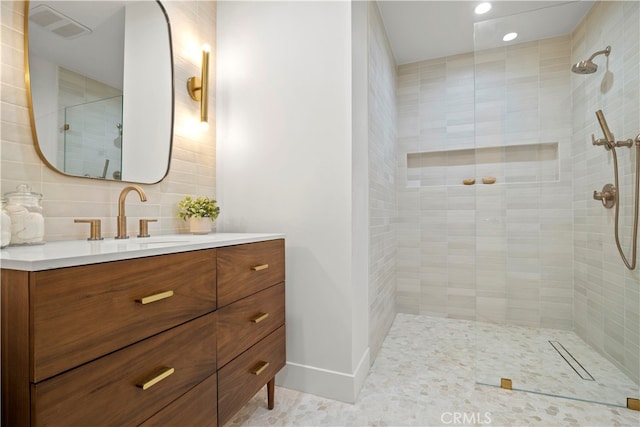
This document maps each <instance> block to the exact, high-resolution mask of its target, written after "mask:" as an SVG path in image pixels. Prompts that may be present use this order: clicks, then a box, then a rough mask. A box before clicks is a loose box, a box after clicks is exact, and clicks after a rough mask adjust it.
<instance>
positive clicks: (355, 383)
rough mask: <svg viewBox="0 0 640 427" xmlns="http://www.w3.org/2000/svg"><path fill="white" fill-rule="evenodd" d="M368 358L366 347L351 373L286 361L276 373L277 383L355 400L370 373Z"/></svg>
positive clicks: (342, 398)
mask: <svg viewBox="0 0 640 427" xmlns="http://www.w3.org/2000/svg"><path fill="white" fill-rule="evenodd" d="M369 357H370V354H369V349H368V348H367V349H366V350H365V351H364V353H363V354H362V357H360V361H359V362H358V366H357V367H356V369H355V372H354V373H352V374H347V373H344V372H338V371H332V370H329V369H322V368H318V367H315V366H309V365H303V364H300V363H294V362H287V364H286V365H285V367H284V368H283V369H282V370H281V371H280V373H278V375H277V376H276V384H277V385H278V386H281V387H286V388H290V389H293V390H298V391H302V392H304V393H310V394H314V395H316V396H322V397H327V398H329V399H334V400H339V401H341V402H346V403H355V402H356V399H357V398H358V393H360V389H361V388H362V386H363V385H364V381H365V379H366V378H367V374H368V373H369V366H370V362H369Z"/></svg>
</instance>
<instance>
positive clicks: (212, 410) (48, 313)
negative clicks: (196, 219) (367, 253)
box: [1, 239, 285, 427]
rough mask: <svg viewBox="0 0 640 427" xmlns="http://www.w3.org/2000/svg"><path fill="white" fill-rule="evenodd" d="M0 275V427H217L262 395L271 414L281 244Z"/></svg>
mask: <svg viewBox="0 0 640 427" xmlns="http://www.w3.org/2000/svg"><path fill="white" fill-rule="evenodd" d="M1 274H2V277H1V287H2V301H1V303H2V307H1V308H2V312H1V315H2V350H1V352H2V421H3V425H4V426H11V427H14V426H16V427H17V426H44V425H51V426H54V425H64V426H76V425H77V426H87V425H91V426H100V425H109V426H111V425H144V426H147V427H149V426H156V425H157V426H160V425H198V426H207V425H210V426H216V425H222V424H223V423H224V422H226V421H227V420H228V419H229V418H231V417H232V416H233V415H234V414H235V412H237V410H238V409H240V407H242V405H244V404H245V403H246V401H248V400H249V399H250V398H251V397H252V396H253V395H254V394H255V393H256V392H257V391H258V390H259V389H260V388H261V387H263V386H264V385H265V384H267V383H269V387H268V389H269V393H268V402H269V405H270V407H273V380H274V377H275V374H276V373H277V372H278V371H279V370H280V369H281V368H282V367H283V366H284V364H285V338H284V240H282V239H279V240H272V241H265V242H257V243H247V244H242V245H237V246H225V247H219V248H212V249H204V250H197V251H190V252H182V253H174V254H168V255H158V256H152V257H147V258H137V259H128V260H122V261H113V262H106V263H99V264H89V265H81V266H74V267H65V268H59V269H51V270H44V271H34V272H29V271H18V270H8V269H3V270H2V273H1ZM221 283H222V287H221V286H220V284H221ZM220 295H224V297H223V300H225V301H226V303H225V305H224V306H223V305H221V304H220V303H219V301H220ZM227 295H232V297H231V298H227ZM221 355H222V357H221ZM258 371H259V372H258Z"/></svg>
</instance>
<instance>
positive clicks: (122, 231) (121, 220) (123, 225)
mask: <svg viewBox="0 0 640 427" xmlns="http://www.w3.org/2000/svg"><path fill="white" fill-rule="evenodd" d="M131 190H135V191H136V192H137V193H138V195H139V196H140V200H141V201H143V202H146V201H147V195H146V194H145V193H144V190H143V189H142V187H140V186H139V185H129V186H127V187H124V188H123V189H122V191H121V192H120V197H119V198H118V235H117V236H116V239H128V238H129V236H127V216H126V215H125V213H124V201H125V199H126V198H127V194H129V192H130V191H131Z"/></svg>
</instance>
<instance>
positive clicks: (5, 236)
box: [0, 199, 11, 248]
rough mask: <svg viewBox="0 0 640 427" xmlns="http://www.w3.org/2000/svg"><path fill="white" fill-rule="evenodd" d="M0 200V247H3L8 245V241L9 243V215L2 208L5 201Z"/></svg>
mask: <svg viewBox="0 0 640 427" xmlns="http://www.w3.org/2000/svg"><path fill="white" fill-rule="evenodd" d="M0 202H1V204H2V209H1V210H0V212H1V215H2V222H1V223H0V248H4V247H6V246H9V243H11V217H10V216H9V213H8V212H7V211H6V210H5V209H4V205H6V203H7V201H6V200H5V199H0Z"/></svg>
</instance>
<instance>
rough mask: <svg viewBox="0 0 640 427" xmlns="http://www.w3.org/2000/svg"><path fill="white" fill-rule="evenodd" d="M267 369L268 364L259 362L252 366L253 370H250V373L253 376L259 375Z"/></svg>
mask: <svg viewBox="0 0 640 427" xmlns="http://www.w3.org/2000/svg"><path fill="white" fill-rule="evenodd" d="M268 367H269V362H260V363H258V364H257V365H256V366H254V367H253V369H251V371H250V372H251V373H252V374H253V375H260V374H261V373H262V372H264V370H265V369H267V368H268Z"/></svg>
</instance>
